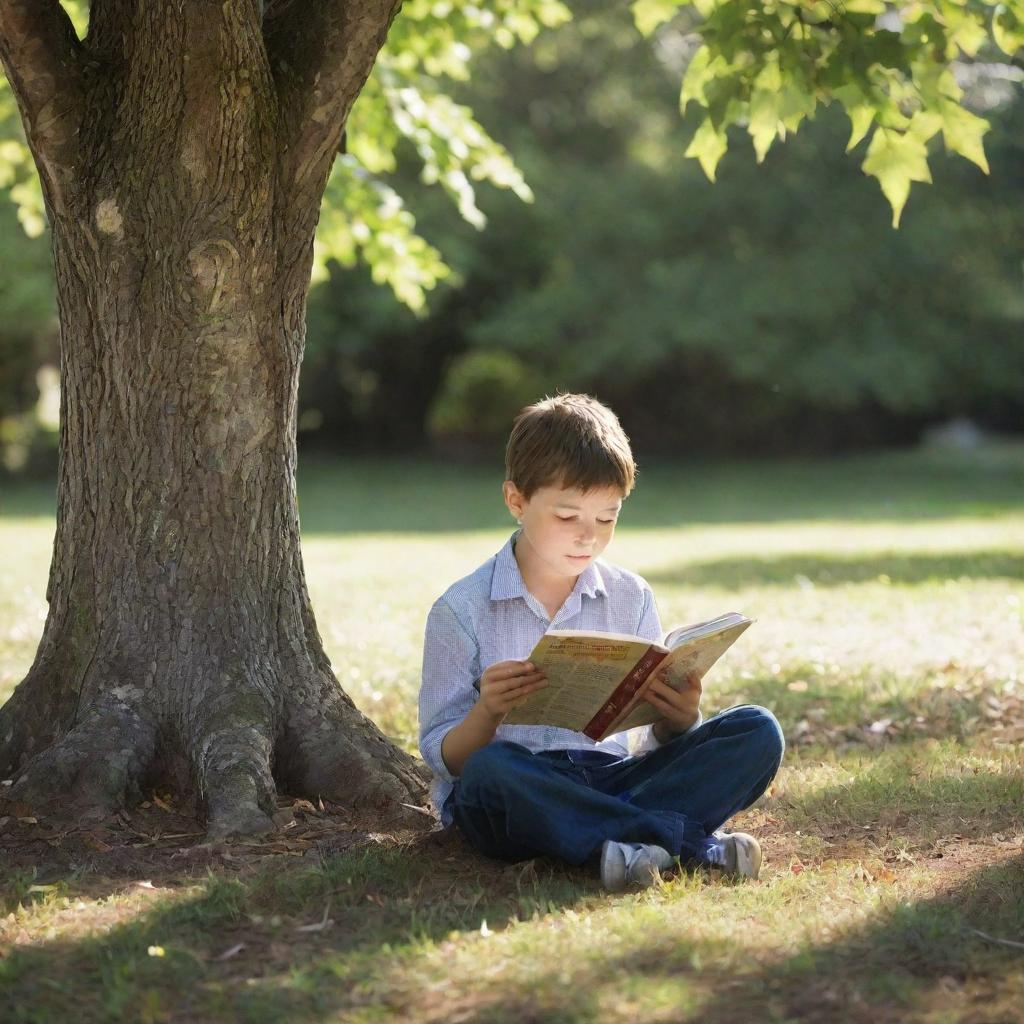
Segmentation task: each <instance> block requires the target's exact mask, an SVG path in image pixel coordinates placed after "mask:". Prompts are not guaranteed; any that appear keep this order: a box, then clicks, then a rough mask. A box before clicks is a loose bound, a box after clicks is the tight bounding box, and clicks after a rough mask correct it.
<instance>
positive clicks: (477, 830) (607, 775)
mask: <svg viewBox="0 0 1024 1024" xmlns="http://www.w3.org/2000/svg"><path fill="white" fill-rule="evenodd" d="M784 748H785V744H784V740H783V737H782V730H781V729H780V728H779V723H778V722H777V721H776V720H775V716H774V715H773V714H772V713H771V712H770V711H767V710H766V709H765V708H761V707H755V706H754V705H751V704H744V705H741V706H740V707H735V708H730V709H729V710H728V711H725V712H723V713H722V714H720V715H716V716H715V717H714V718H711V719H708V720H707V721H706V722H704V723H703V724H702V725H701V726H700V727H699V728H698V729H695V730H694V731H693V732H692V733H688V734H685V735H682V736H677V737H675V738H674V739H672V740H670V741H669V742H668V743H665V744H664V745H663V746H661V747H659V748H658V749H657V750H652V751H650V752H648V753H646V754H641V755H639V756H635V757H626V758H621V757H617V756H616V755H614V754H610V753H607V752H605V751H602V750H593V749H591V750H545V751H541V752H540V753H533V752H532V751H530V750H527V748H526V747H523V746H520V745H519V744H518V743H508V742H505V741H502V740H497V741H494V742H492V743H489V744H488V745H487V746H486V747H481V749H480V750H477V751H475V752H474V753H473V754H472V755H470V757H469V758H467V760H466V763H465V764H464V765H463V769H462V775H461V776H460V777H459V779H458V780H457V782H456V786H455V790H454V792H453V793H452V795H451V797H450V798H449V799H450V800H451V801H452V804H451V807H452V811H453V814H454V818H455V824H456V825H457V826H458V828H459V831H460V832H462V834H463V835H464V836H465V837H466V839H467V840H468V841H469V843H470V845H472V846H473V847H474V848H475V849H477V850H479V851H480V852H481V853H483V854H485V855H487V856H489V857H497V858H499V859H500V860H506V861H517V860H526V859H529V858H531V857H537V856H540V855H542V854H548V855H550V856H553V857H560V858H561V859H562V860H566V861H568V862H569V863H570V864H583V863H585V862H586V861H587V860H590V859H591V858H592V857H594V856H596V855H597V854H598V853H599V851H600V849H601V844H602V843H603V842H604V841H605V840H606V839H614V840H616V841H618V842H623V843H625V842H630V843H656V844H657V845H658V846H663V847H664V848H665V849H666V850H668V851H669V853H671V854H673V855H678V856H679V857H680V858H681V859H682V860H683V861H684V862H687V861H689V862H697V863H701V862H704V861H706V859H707V858H706V850H707V848H708V846H709V840H710V837H711V835H712V833H713V832H714V831H715V830H716V829H718V828H720V827H721V826H722V825H723V824H724V823H725V822H726V821H728V820H729V818H731V817H732V816H733V815H734V814H735V813H736V812H737V811H741V810H743V808H745V807H749V806H750V805H751V804H752V803H753V802H754V801H755V800H756V799H757V798H758V797H759V796H760V795H761V794H762V793H763V792H764V791H765V790H766V789H767V788H768V786H769V784H770V783H771V781H772V779H773V778H774V777H775V773H776V772H777V771H778V770H779V764H780V763H781V762H782V753H783V750H784Z"/></svg>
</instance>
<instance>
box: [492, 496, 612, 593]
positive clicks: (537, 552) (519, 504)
mask: <svg viewBox="0 0 1024 1024" xmlns="http://www.w3.org/2000/svg"><path fill="white" fill-rule="evenodd" d="M622 499H623V494H622V491H620V490H619V489H618V488H616V487H603V488H598V489H595V490H590V491H579V490H575V489H569V488H565V487H562V486H560V485H549V486H547V487H541V488H538V489H537V490H536V491H534V492H533V494H531V495H530V497H529V498H524V497H523V495H522V494H521V493H520V491H519V489H518V488H517V487H516V485H515V484H514V483H512V481H511V480H506V481H505V504H506V505H508V508H509V511H510V512H511V513H512V515H513V516H515V517H516V518H517V519H521V520H522V522H523V532H522V536H521V537H520V543H522V542H524V541H525V545H526V550H525V551H523V552H522V553H521V554H522V557H525V558H526V559H527V561H528V563H529V564H530V565H531V567H532V568H535V569H538V570H540V571H541V572H543V573H544V574H545V575H546V574H553V575H556V576H559V577H576V576H579V575H580V573H582V572H583V570H584V569H586V567H587V566H588V565H590V563H591V562H592V561H593V560H594V559H595V558H597V557H598V555H600V554H601V552H602V551H604V549H605V548H606V547H607V546H608V544H609V542H610V541H611V539H612V536H613V534H614V533H615V523H616V520H617V519H618V515H619V511H620V510H621V508H622ZM516 555H517V557H519V556H520V551H519V546H518V545H517V547H516Z"/></svg>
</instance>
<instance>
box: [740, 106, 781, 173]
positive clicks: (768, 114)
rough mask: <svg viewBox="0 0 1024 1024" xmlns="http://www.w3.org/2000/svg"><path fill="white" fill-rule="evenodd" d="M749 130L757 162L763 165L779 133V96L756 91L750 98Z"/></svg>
mask: <svg viewBox="0 0 1024 1024" xmlns="http://www.w3.org/2000/svg"><path fill="white" fill-rule="evenodd" d="M747 130H748V131H749V132H750V137H751V139H753V141H754V152H755V153H756V154H757V162H758V163H762V162H763V161H764V158H765V155H766V154H767V152H768V150H769V149H771V146H772V143H773V142H774V141H775V137H776V135H777V134H778V131H779V94H778V92H772V91H769V90H767V89H755V90H754V95H753V96H751V97H750V124H749V125H748V128H747Z"/></svg>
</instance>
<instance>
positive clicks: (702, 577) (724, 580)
mask: <svg viewBox="0 0 1024 1024" xmlns="http://www.w3.org/2000/svg"><path fill="white" fill-rule="evenodd" d="M880 578H882V579H884V580H885V581H886V582H889V583H897V584H899V583H929V582H934V581H936V580H961V579H1007V580H1013V581H1014V582H1017V581H1019V580H1020V579H1022V578H1024V555H1021V554H1017V553H1016V552H1011V551H1000V550H998V549H997V550H992V551H971V552H959V551H958V552H953V553H950V554H901V553H900V552H898V551H892V552H884V553H879V554H873V555H871V556H869V557H852V558H834V557H832V556H829V555H814V554H800V555H788V556H785V557H782V558H722V559H718V560H716V561H711V562H694V563H689V564H685V565H680V566H678V567H676V568H669V569H660V570H654V571H651V572H648V573H647V574H646V579H647V581H648V583H650V584H651V585H652V586H659V585H662V586H664V585H675V586H694V587H708V586H711V587H726V588H728V589H730V590H740V589H742V588H744V587H763V586H784V587H792V586H793V585H794V583H798V584H801V585H803V586H808V585H813V586H815V587H838V586H842V585H843V584H846V583H873V582H875V581H877V580H879V579H880Z"/></svg>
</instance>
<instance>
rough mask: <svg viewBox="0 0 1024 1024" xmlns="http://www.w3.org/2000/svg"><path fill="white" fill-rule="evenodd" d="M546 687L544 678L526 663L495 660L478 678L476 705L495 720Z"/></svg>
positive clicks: (541, 673) (545, 678) (545, 677)
mask: <svg viewBox="0 0 1024 1024" xmlns="http://www.w3.org/2000/svg"><path fill="white" fill-rule="evenodd" d="M547 685H548V680H547V676H545V675H544V673H543V672H541V671H540V669H537V668H534V667H533V665H532V664H531V663H530V662H529V661H497V662H495V663H494V664H493V665H490V666H488V667H487V668H486V669H485V670H484V674H483V675H482V676H481V677H480V700H479V705H480V706H481V707H482V708H483V710H484V711H485V712H486V713H487V714H488V715H490V716H491V717H492V718H493V719H494V720H495V721H500V720H501V719H502V718H504V717H505V715H507V714H508V713H509V712H510V711H511V710H512V709H513V708H514V707H517V706H518V705H520V704H522V703H523V701H524V700H526V698H527V697H529V696H530V694H531V693H533V692H534V691H535V690H540V689H541V688H542V687H545V686H547Z"/></svg>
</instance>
